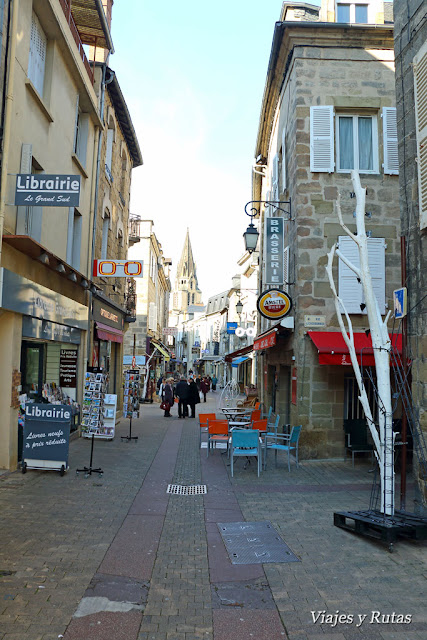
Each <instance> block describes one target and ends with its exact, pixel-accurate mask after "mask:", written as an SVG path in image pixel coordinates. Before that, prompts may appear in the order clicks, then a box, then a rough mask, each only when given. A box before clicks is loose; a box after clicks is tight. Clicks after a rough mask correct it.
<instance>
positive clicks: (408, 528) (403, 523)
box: [334, 510, 427, 551]
mask: <svg viewBox="0 0 427 640" xmlns="http://www.w3.org/2000/svg"><path fill="white" fill-rule="evenodd" d="M334 525H335V526H336V527H340V528H341V529H345V530H346V531H351V532H352V533H357V534H359V535H362V536H367V537H369V538H374V539H375V540H381V541H382V542H386V543H387V544H388V545H389V547H388V548H389V551H392V550H393V543H394V542H395V541H396V540H397V538H398V537H399V536H400V537H404V538H410V539H412V540H427V518H421V517H419V516H416V515H414V514H413V513H406V512H404V511H396V512H395V514H394V515H393V516H384V514H383V513H381V512H380V511H373V510H367V511H339V512H336V513H334Z"/></svg>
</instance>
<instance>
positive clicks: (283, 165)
mask: <svg viewBox="0 0 427 640" xmlns="http://www.w3.org/2000/svg"><path fill="white" fill-rule="evenodd" d="M286 189H287V186H286V131H285V129H283V131H282V193H283V192H285V191H286Z"/></svg>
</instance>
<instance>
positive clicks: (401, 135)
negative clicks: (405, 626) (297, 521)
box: [394, 0, 427, 509]
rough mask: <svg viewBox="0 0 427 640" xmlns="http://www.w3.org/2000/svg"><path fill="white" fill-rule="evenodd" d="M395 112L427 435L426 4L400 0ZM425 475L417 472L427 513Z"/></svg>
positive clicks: (416, 394) (412, 347)
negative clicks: (426, 301)
mask: <svg viewBox="0 0 427 640" xmlns="http://www.w3.org/2000/svg"><path fill="white" fill-rule="evenodd" d="M394 48H395V55H396V107H397V133H398V140H399V174H400V175H399V182H400V198H399V200H400V213H401V224H402V228H401V234H402V236H403V238H404V239H405V250H404V252H403V256H402V258H403V259H404V261H405V268H406V269H405V270H406V280H405V281H404V282H403V284H404V285H405V286H406V287H407V290H408V310H409V313H408V316H407V335H408V355H409V358H410V360H411V375H412V398H413V402H414V409H415V411H414V413H415V417H416V419H417V421H419V423H420V425H421V428H422V429H423V431H424V434H425V437H426V432H427V412H426V407H427V388H426V380H427V367H426V361H427V338H426V335H427V318H426V313H425V308H426V304H425V295H426V288H427V286H426V272H427V247H426V235H427V233H426V231H427V151H426V150H427V113H426V108H425V105H426V101H427V20H426V6H425V2H420V1H419V0H408V2H406V1H405V2H402V0H395V2H394ZM426 472H427V469H424V472H423V469H422V468H421V466H420V467H419V468H418V469H417V476H418V479H419V486H420V489H421V493H422V498H423V502H424V509H426V503H427V495H426Z"/></svg>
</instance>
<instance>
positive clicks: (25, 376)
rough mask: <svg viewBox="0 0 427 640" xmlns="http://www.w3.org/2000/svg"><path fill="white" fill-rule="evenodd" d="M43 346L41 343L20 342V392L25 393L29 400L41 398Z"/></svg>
mask: <svg viewBox="0 0 427 640" xmlns="http://www.w3.org/2000/svg"><path fill="white" fill-rule="evenodd" d="M45 346H46V345H44V344H43V343H37V342H26V341H23V342H22V354H21V371H22V393H26V394H27V396H28V399H31V400H36V399H40V398H41V394H42V390H43V381H44V359H45Z"/></svg>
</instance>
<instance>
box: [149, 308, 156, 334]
mask: <svg viewBox="0 0 427 640" xmlns="http://www.w3.org/2000/svg"><path fill="white" fill-rule="evenodd" d="M148 328H149V330H150V331H157V307H156V305H155V303H154V302H150V306H149V308H148Z"/></svg>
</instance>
